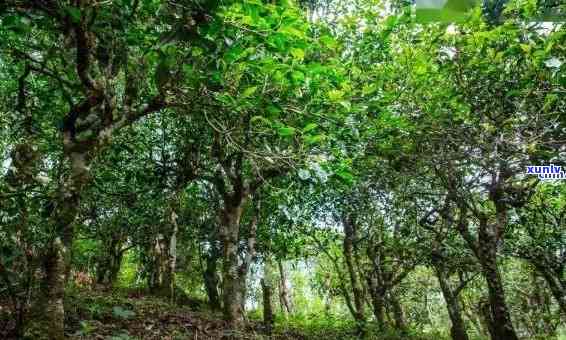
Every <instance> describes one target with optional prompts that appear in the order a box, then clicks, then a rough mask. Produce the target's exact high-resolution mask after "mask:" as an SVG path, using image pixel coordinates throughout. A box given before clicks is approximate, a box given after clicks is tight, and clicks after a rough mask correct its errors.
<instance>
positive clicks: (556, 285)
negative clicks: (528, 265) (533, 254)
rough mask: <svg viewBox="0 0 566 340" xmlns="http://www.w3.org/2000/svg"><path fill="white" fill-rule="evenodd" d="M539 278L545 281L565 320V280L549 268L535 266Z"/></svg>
mask: <svg viewBox="0 0 566 340" xmlns="http://www.w3.org/2000/svg"><path fill="white" fill-rule="evenodd" d="M536 268H537V269H538V271H539V273H540V274H541V276H542V277H543V278H544V280H545V281H546V283H547V285H548V287H549V288H550V292H551V293H552V296H553V297H554V299H555V300H556V302H557V303H558V306H559V307H560V311H561V314H562V317H563V318H566V280H563V279H561V278H560V276H559V275H557V274H555V273H553V272H552V270H551V269H550V268H547V267H543V266H540V265H538V266H536Z"/></svg>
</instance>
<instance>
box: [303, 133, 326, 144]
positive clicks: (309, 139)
mask: <svg viewBox="0 0 566 340" xmlns="http://www.w3.org/2000/svg"><path fill="white" fill-rule="evenodd" d="M325 138H326V135H306V136H305V142H306V143H307V144H309V145H311V144H316V143H320V142H322V141H323V140H324V139H325Z"/></svg>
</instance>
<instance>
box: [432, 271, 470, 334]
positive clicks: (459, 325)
mask: <svg viewBox="0 0 566 340" xmlns="http://www.w3.org/2000/svg"><path fill="white" fill-rule="evenodd" d="M433 263H434V267H435V272H436V277H437V279H438V283H439V285H440V289H441V291H442V295H443V296H444V300H445V301H446V309H447V310H448V316H449V317H450V322H451V323H452V327H451V328H450V336H451V337H452V340H468V339H469V338H468V333H467V332H466V326H465V324H464V319H463V318H462V313H461V308H460V302H459V301H458V295H457V293H456V292H454V290H453V289H452V288H451V287H450V284H449V282H448V276H447V275H446V271H445V269H444V268H442V264H441V263H438V262H436V261H433Z"/></svg>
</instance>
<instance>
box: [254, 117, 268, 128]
mask: <svg viewBox="0 0 566 340" xmlns="http://www.w3.org/2000/svg"><path fill="white" fill-rule="evenodd" d="M255 122H261V123H265V124H266V125H269V126H271V121H270V120H269V119H267V118H265V117H264V116H253V117H252V118H251V119H250V123H255Z"/></svg>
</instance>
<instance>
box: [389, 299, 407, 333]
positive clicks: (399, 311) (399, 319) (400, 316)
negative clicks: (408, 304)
mask: <svg viewBox="0 0 566 340" xmlns="http://www.w3.org/2000/svg"><path fill="white" fill-rule="evenodd" d="M389 300H390V301H391V307H392V310H393V319H394V320H395V328H396V329H397V330H399V331H401V332H402V333H406V332H407V325H406V323H405V315H404V313H403V307H402V306H401V303H400V302H399V299H398V298H397V297H396V296H395V295H394V294H393V293H390V294H389Z"/></svg>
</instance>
